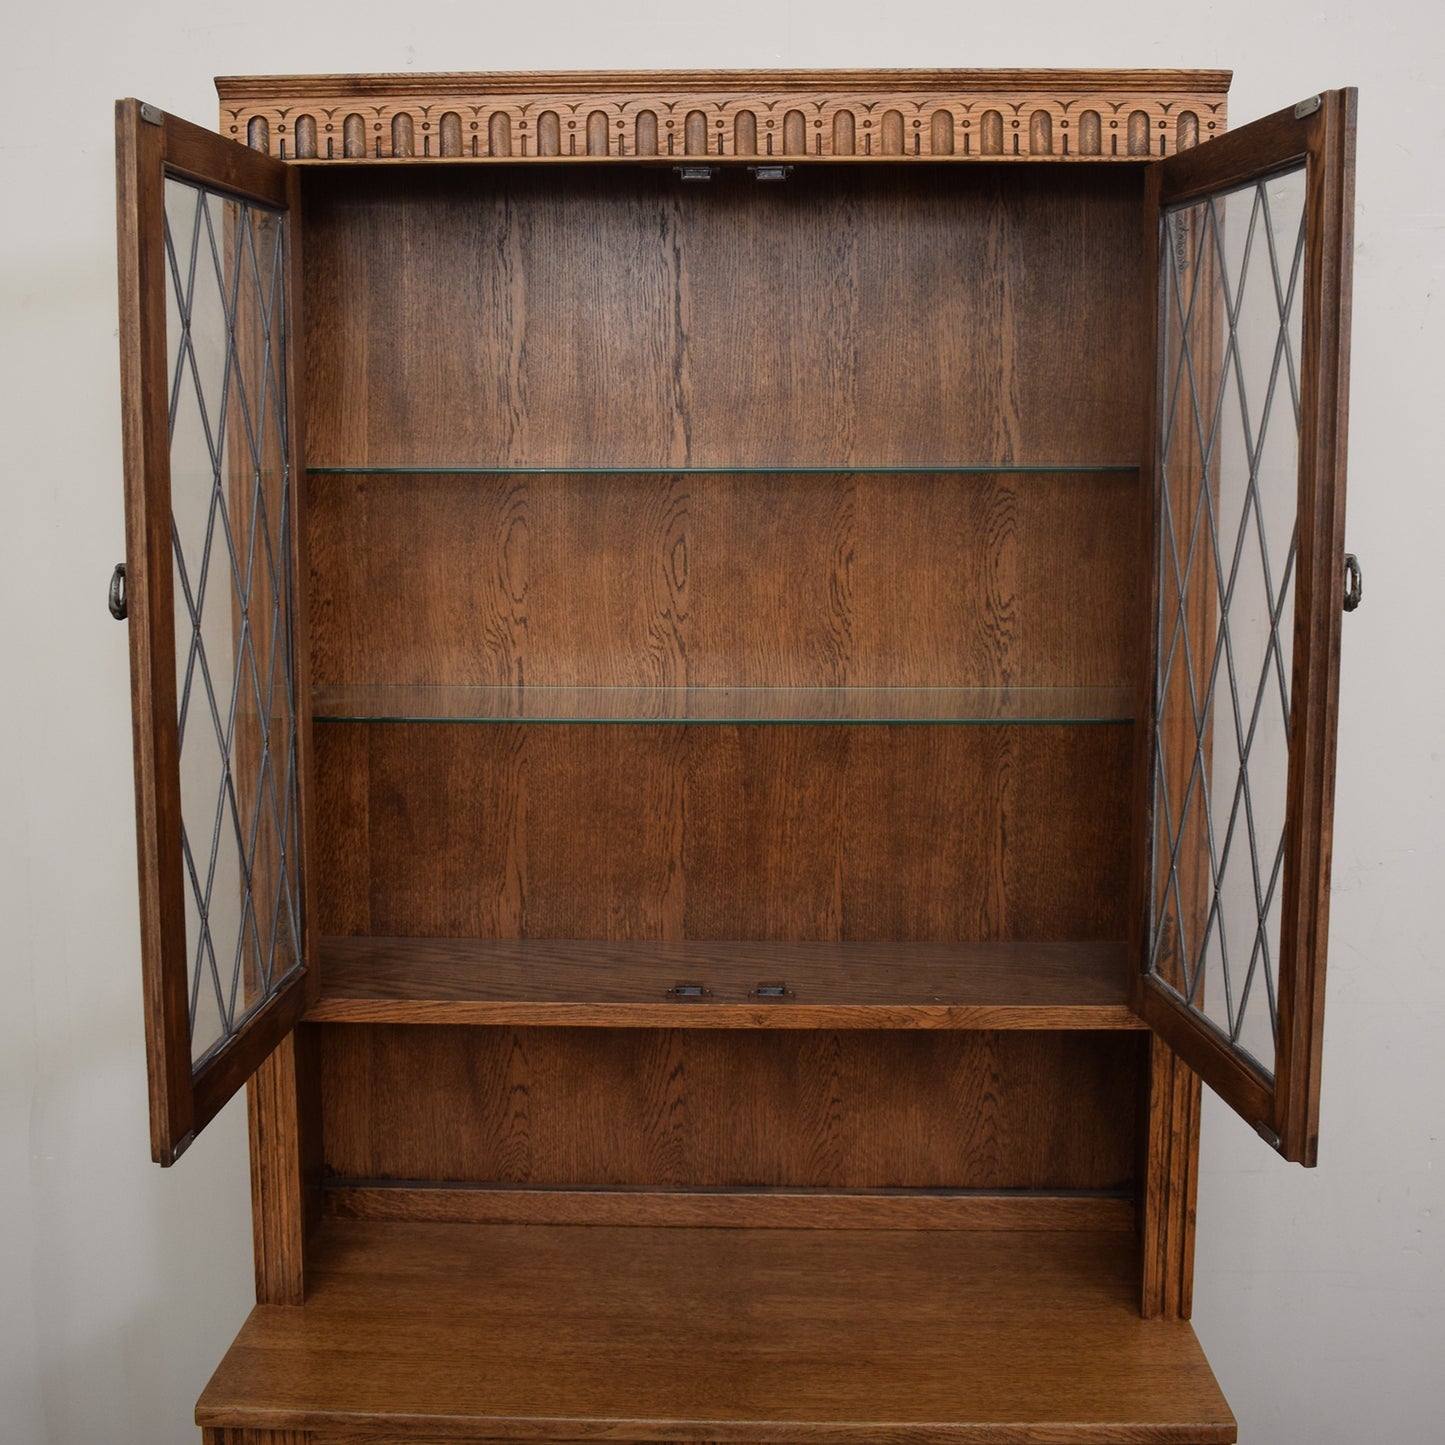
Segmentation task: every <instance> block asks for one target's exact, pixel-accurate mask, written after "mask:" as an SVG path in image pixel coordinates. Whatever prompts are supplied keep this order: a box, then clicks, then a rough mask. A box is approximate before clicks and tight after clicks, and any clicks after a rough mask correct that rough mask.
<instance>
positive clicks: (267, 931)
mask: <svg viewBox="0 0 1445 1445" xmlns="http://www.w3.org/2000/svg"><path fill="white" fill-rule="evenodd" d="M116 141H117V180H118V205H119V239H120V313H121V328H120V337H121V380H122V405H123V427H124V438H125V489H126V561H125V564H124V570H123V571H122V570H121V569H120V568H118V569H117V576H116V578H115V579H114V580H113V584H112V593H111V608H112V611H113V612H115V613H116V614H117V615H121V616H126V615H127V614H128V625H129V629H130V655H131V695H132V713H133V726H134V736H135V771H136V818H137V833H138V842H139V850H138V851H139V858H140V889H141V948H142V966H143V974H144V990H145V1022H146V1045H147V1059H148V1065H149V1072H150V1107H151V1141H152V1149H153V1152H154V1154H155V1157H156V1159H157V1160H159V1161H160V1162H161V1163H162V1164H169V1163H171V1162H172V1161H173V1160H174V1159H176V1158H177V1157H178V1156H179V1155H180V1154H181V1152H182V1151H183V1150H184V1149H185V1147H186V1146H187V1145H188V1144H189V1143H190V1141H191V1140H192V1138H194V1136H195V1134H196V1133H197V1132H198V1131H199V1130H200V1129H201V1128H203V1127H204V1126H205V1124H206V1123H207V1122H209V1120H210V1119H211V1118H212V1117H213V1116H214V1115H215V1113H216V1112H217V1110H218V1109H219V1108H220V1107H221V1105H222V1104H224V1103H225V1102H226V1100H227V1099H229V1098H230V1097H231V1095H233V1094H234V1093H235V1092H236V1090H237V1089H238V1088H239V1087H240V1086H241V1085H242V1084H243V1083H244V1082H245V1081H246V1079H247V1077H248V1076H249V1075H250V1074H251V1073H253V1072H254V1071H255V1069H256V1067H257V1066H258V1065H259V1064H260V1063H261V1062H262V1060H263V1059H264V1058H265V1057H266V1056H267V1054H269V1053H270V1051H271V1050H272V1049H273V1048H274V1047H275V1046H276V1044H277V1043H278V1042H279V1041H280V1039H281V1038H282V1037H283V1036H284V1035H285V1034H286V1032H287V1031H288V1030H289V1029H291V1027H292V1026H293V1025H294V1023H295V1021H296V1019H297V1018H298V1017H299V1016H300V1014H301V1012H302V1010H303V1009H304V1008H305V1006H306V1003H307V995H308V992H309V990H310V989H311V986H312V978H313V975H312V973H311V972H310V971H308V969H307V967H306V955H305V943H304V940H305V908H304V882H303V878H302V860H303V857H304V847H303V841H304V832H305V827H304V825H305V816H304V809H303V807H302V801H303V796H304V788H303V781H304V776H305V767H306V759H307V753H308V747H307V745H308V737H307V733H306V724H305V719H304V715H303V710H302V709H299V708H298V706H297V700H298V698H301V697H304V696H305V693H304V690H303V688H304V678H303V677H302V675H301V674H302V671H303V669H304V657H302V655H301V652H300V649H299V648H298V642H299V639H300V638H301V637H302V636H303V635H304V625H303V621H302V616H301V610H300V602H299V598H300V591H299V588H298V577H299V569H298V557H299V547H300V540H301V539H300V526H301V521H300V515H299V511H298V507H297V497H296V493H295V478H296V477H297V475H298V474H299V473H298V466H297V458H298V447H299V436H298V432H299V422H298V417H297V409H296V371H295V357H294V355H293V350H294V347H293V343H292V338H293V337H294V336H295V335H296V325H295V307H296V300H297V288H296V278H297V277H298V276H299V274H300V272H299V267H298V257H297V241H298V237H297V235H296V224H295V217H296V208H295V205H294V200H295V193H294V189H293V187H294V180H293V178H292V176H291V175H289V174H288V172H287V169H286V167H285V166H284V165H282V164H281V163H279V162H277V161H274V160H271V159H269V158H267V157H265V156H261V155H257V154H255V153H254V152H252V151H248V150H245V149H244V148H242V147H241V146H239V145H236V144H234V143H232V142H231V141H227V140H223V139H221V138H220V137H219V136H217V135H214V134H212V133H211V132H209V131H205V130H201V129H200V128H198V127H196V126H193V125H189V124H187V123H186V122H184V121H180V120H176V119H174V118H173V117H170V116H167V115H164V114H162V113H161V112H160V111H158V110H156V109H155V108H154V107H151V106H147V105H142V104H140V103H139V102H137V101H133V100H125V101H121V102H119V104H118V105H117V107H116Z"/></svg>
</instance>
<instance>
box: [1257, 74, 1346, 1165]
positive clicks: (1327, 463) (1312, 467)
mask: <svg viewBox="0 0 1445 1445" xmlns="http://www.w3.org/2000/svg"><path fill="white" fill-rule="evenodd" d="M1355 114H1356V94H1355V92H1354V91H1353V90H1343V91H1332V92H1330V93H1329V94H1328V95H1326V96H1324V97H1323V105H1322V109H1321V111H1320V113H1319V115H1318V116H1317V117H1316V120H1317V124H1316V125H1315V126H1313V127H1312V129H1311V133H1310V164H1311V166H1312V167H1314V168H1315V171H1316V173H1317V176H1318V184H1317V185H1316V186H1315V188H1314V189H1313V191H1312V193H1311V195H1310V197H1309V201H1308V207H1309V210H1308V219H1307V224H1308V225H1309V226H1310V227H1311V228H1312V230H1313V232H1314V234H1315V235H1317V236H1318V237H1319V238H1320V244H1319V246H1318V247H1317V248H1316V254H1315V255H1314V256H1313V258H1312V262H1313V264H1312V266H1311V274H1310V275H1309V277H1308V286H1309V290H1308V291H1307V293H1306V295H1307V297H1308V296H1310V295H1313V296H1316V297H1318V298H1319V299H1318V304H1317V306H1316V307H1315V308H1314V309H1313V310H1312V311H1311V312H1310V313H1308V314H1311V315H1316V316H1317V317H1318V318H1319V325H1318V326H1317V327H1316V328H1315V329H1314V330H1313V331H1311V332H1308V333H1307V334H1306V336H1305V342H1304V356H1303V358H1302V361H1301V372H1302V375H1301V377H1300V388H1301V392H1300V410H1301V419H1300V438H1301V442H1300V448H1301V450H1300V496H1299V508H1300V513H1299V515H1300V521H1299V526H1300V538H1301V546H1300V567H1299V578H1298V582H1297V583H1296V585H1297V587H1298V589H1299V592H1298V605H1297V608H1296V612H1295V623H1296V625H1295V639H1294V666H1295V682H1294V687H1295V693H1296V696H1298V697H1299V698H1301V699H1303V701H1304V705H1303V706H1302V707H1301V708H1300V711H1299V714H1298V722H1297V726H1298V727H1299V729H1300V731H1301V733H1302V740H1301V744H1300V746H1299V747H1298V748H1296V749H1294V750H1292V757H1291V767H1290V779H1289V805H1290V811H1291V813H1292V814H1293V816H1294V817H1296V818H1297V819H1298V820H1299V833H1298V847H1297V849H1295V850H1292V851H1291V856H1290V857H1289V858H1288V859H1287V860H1286V873H1285V880H1284V886H1285V894H1284V903H1285V911H1284V915H1283V918H1282V920H1281V923H1282V932H1281V940H1282V942H1281V954H1282V955H1283V956H1286V957H1288V956H1290V954H1294V955H1296V956H1303V957H1307V958H1310V959H1312V960H1313V961H1314V966H1313V967H1311V968H1308V969H1296V970H1295V971H1294V973H1293V974H1292V976H1291V979H1290V986H1289V987H1285V986H1284V982H1283V980H1281V989H1280V999H1279V1040H1278V1049H1279V1065H1278V1069H1277V1078H1278V1081H1279V1084H1278V1098H1277V1101H1276V1122H1275V1132H1276V1133H1277V1134H1278V1135H1279V1138H1280V1148H1281V1151H1282V1152H1283V1153H1284V1154H1285V1155H1286V1157H1288V1158H1292V1159H1299V1160H1300V1161H1301V1162H1303V1163H1304V1164H1306V1165H1313V1164H1314V1163H1315V1162H1316V1159H1317V1157H1318V1153H1319V1111H1320V1051H1321V1045H1322V1042H1323V1035H1324V1005H1325V955H1326V942H1327V939H1328V937H1329V912H1330V860H1331V854H1332V845H1333V829H1334V808H1335V752H1336V744H1337V740H1338V733H1339V722H1338V719H1339V710H1338V707H1337V700H1338V697H1339V686H1340V642H1341V633H1342V631H1343V622H1344V614H1343V610H1342V606H1341V601H1342V598H1343V596H1344V591H1345V576H1344V560H1343V559H1344V554H1345V466H1346V458H1347V444H1348V431H1349V400H1350V397H1349V392H1350V365H1349V355H1350V295H1351V271H1352V262H1353V257H1354V231H1355V225H1354V215H1355ZM1305 539H1309V545H1304V544H1305Z"/></svg>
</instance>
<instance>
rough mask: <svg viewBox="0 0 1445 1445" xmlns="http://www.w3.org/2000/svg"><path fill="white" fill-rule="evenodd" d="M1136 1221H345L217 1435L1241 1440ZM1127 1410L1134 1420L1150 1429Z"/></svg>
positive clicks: (271, 1331)
mask: <svg viewBox="0 0 1445 1445" xmlns="http://www.w3.org/2000/svg"><path fill="white" fill-rule="evenodd" d="M1136 1248H1137V1246H1136V1244H1135V1241H1134V1240H1133V1238H1132V1236H1131V1235H1129V1234H1126V1233H1095V1232H1068V1233H1027V1232H1019V1233H1007V1234H998V1233H977V1234H976V1233H971V1232H933V1231H928V1230H901V1231H891V1232H886V1231H868V1230H850V1231H830V1230H767V1229H765V1230H733V1229H697V1230H694V1229H669V1228H659V1229H653V1228H630V1229H628V1228H623V1229H615V1228H605V1227H602V1228H587V1227H579V1226H532V1227H526V1226H495V1227H476V1226H472V1225H455V1224H395V1223H389V1224H371V1223H354V1222H339V1221H332V1222H328V1223H327V1224H325V1225H324V1226H323V1227H322V1228H321V1230H320V1231H319V1232H318V1234H317V1236H316V1239H315V1241H314V1246H313V1249H312V1251H311V1253H310V1255H309V1258H308V1262H307V1278H308V1281H309V1292H308V1296H307V1301H306V1304H305V1305H304V1306H302V1307H299V1308H297V1307H290V1308H287V1307H281V1306H258V1307H257V1308H256V1309H254V1310H253V1311H252V1313H251V1316H250V1318H249V1319H248V1320H247V1322H246V1324H245V1325H244V1326H243V1328H242V1330H241V1332H240V1334H239V1336H238V1337H237V1339H236V1341H235V1343H234V1344H233V1345H232V1346H231V1349H230V1351H229V1352H228V1353H227V1355H226V1357H225V1359H224V1360H223V1361H222V1363H221V1365H220V1367H219V1368H218V1369H217V1371H216V1373H215V1375H214V1376H213V1378H212V1379H211V1382H210V1384H209V1385H208V1386H207V1387H206V1390H205V1392H204V1393H203V1394H202V1396H201V1399H200V1402H199V1404H198V1405H197V1407H196V1420H197V1423H198V1424H201V1425H203V1426H208V1427H211V1428H229V1429H264V1430H297V1431H334V1432H338V1436H339V1438H341V1439H348V1440H349V1439H351V1438H352V1435H353V1433H354V1434H358V1435H359V1434H361V1433H363V1432H364V1433H365V1434H366V1436H367V1438H372V1437H373V1436H378V1435H384V1436H386V1438H391V1434H392V1433H394V1434H396V1435H398V1436H399V1435H401V1434H402V1433H403V1432H405V1433H406V1434H407V1438H413V1435H416V1436H423V1437H426V1438H428V1439H432V1440H442V1439H448V1440H455V1439H472V1440H477V1439H482V1438H485V1439H490V1440H501V1439H533V1440H535V1439H539V1438H545V1439H553V1438H556V1439H580V1438H586V1439H591V1440H600V1439H608V1440H619V1441H626V1440H692V1441H701V1440H707V1441H724V1442H731V1441H770V1440H780V1439H786V1440H790V1441H808V1442H823V1441H857V1442H861V1441H869V1442H877V1441H879V1440H882V1439H889V1440H900V1441H901V1440H908V1441H910V1442H917V1445H922V1442H929V1441H968V1442H979V1445H981V1442H985V1441H987V1442H993V1445H1007V1442H1020V1445H1022V1442H1025V1441H1033V1442H1038V1441H1043V1440H1048V1441H1053V1442H1064V1441H1074V1440H1077V1441H1097V1442H1103V1441H1109V1442H1111V1445H1120V1442H1152V1445H1160V1442H1170V1441H1178V1442H1184V1441H1193V1442H1205V1441H1212V1442H1229V1441H1233V1440H1234V1439H1235V1438H1236V1434H1235V1425H1234V1421H1233V1418H1232V1417H1231V1415H1230V1412H1229V1408H1228V1406H1227V1405H1226V1404H1225V1402H1224V1398H1223V1396H1222V1395H1221V1394H1220V1391H1219V1387H1218V1386H1217V1385H1216V1383H1215V1381H1214V1377H1213V1375H1212V1374H1211V1373H1210V1369H1209V1366H1208V1364H1207V1363H1206V1361H1205V1359H1204V1355H1203V1352H1202V1351H1201V1350H1200V1348H1199V1344H1198V1342H1197V1341H1196V1339H1195V1337H1194V1332H1193V1330H1192V1329H1191V1328H1190V1326H1189V1324H1188V1323H1187V1322H1185V1321H1163V1320H1144V1319H1141V1318H1140V1317H1139V1314H1138V1307H1137V1289H1138V1263H1137V1259H1136V1257H1135V1250H1136ZM1126 1422H1127V1423H1126Z"/></svg>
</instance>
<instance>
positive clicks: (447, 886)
mask: <svg viewBox="0 0 1445 1445" xmlns="http://www.w3.org/2000/svg"><path fill="white" fill-rule="evenodd" d="M303 196H304V216H305V252H304V267H305V269H304V286H303V298H304V312H303V317H304V338H303V340H304V344H303V347H302V355H303V357H304V362H305V417H306V424H305V437H306V443H305V445H306V460H307V467H308V471H307V477H306V489H305V501H306V527H307V557H308V560H309V618H310V638H309V643H310V665H311V676H312V679H313V686H314V692H313V700H312V711H313V718H314V722H315V727H314V739H315V742H314V746H315V808H314V825H313V851H314V858H313V860H312V876H313V879H314V887H315V897H316V908H317V914H316V920H315V927H314V931H315V933H317V934H319V935H321V936H322V938H323V942H322V944H321V947H320V949H319V956H320V966H321V972H322V978H321V999H320V1002H319V1004H317V1005H315V1006H314V1007H313V1011H312V1015H311V1017H312V1019H313V1021H314V1023H315V1027H316V1028H317V1029H318V1030H319V1032H320V1034H321V1041H320V1044H319V1046H318V1048H317V1058H318V1060H319V1063H318V1066H317V1077H318V1079H319V1089H320V1094H321V1097H322V1100H323V1109H322V1119H323V1125H322V1135H323V1140H324V1143H323V1145H322V1150H321V1152H322V1154H323V1156H324V1167H325V1170H326V1173H327V1175H328V1176H329V1177H330V1179H331V1181H332V1183H333V1185H334V1186H336V1188H335V1189H333V1190H332V1191H328V1197H330V1198H332V1199H333V1200H335V1199H336V1198H337V1194H338V1192H339V1190H340V1188H341V1186H343V1185H344V1184H347V1183H350V1184H353V1185H355V1184H360V1183H361V1182H363V1181H376V1180H387V1181H392V1182H394V1183H397V1184H400V1183H403V1182H414V1181H425V1182H439V1181H444V1182H453V1183H465V1184H472V1185H482V1184H485V1185H489V1186H496V1187H498V1188H502V1187H517V1186H522V1187H542V1186H547V1187H565V1186H572V1187H577V1188H582V1189H595V1188H598V1187H601V1186H618V1187H627V1188H636V1189H639V1190H642V1189H648V1188H659V1187H662V1188H687V1189H721V1188H727V1189H758V1188H777V1189H782V1188H787V1189H799V1188H802V1189H813V1190H820V1191H828V1190H844V1191H849V1190H851V1191H857V1190H935V1191H937V1190H957V1191H968V1190H988V1191H1050V1192H1060V1191H1093V1192H1097V1193H1099V1194H1101V1195H1111V1196H1114V1197H1118V1198H1121V1199H1127V1198H1128V1197H1129V1196H1130V1194H1131V1191H1132V1190H1133V1188H1134V1186H1135V1182H1136V1175H1137V1169H1136V1156H1137V1154H1138V1151H1139V1147H1140V1146H1139V1130H1140V1117H1139V1107H1138V1100H1139V1097H1140V1092H1141V1089H1142V1087H1143V1085H1144V1080H1145V1077H1146V1059H1147V1050H1146V1049H1145V1048H1144V1046H1143V1044H1142V1043H1141V1041H1140V1038H1139V1036H1138V1034H1137V1032H1136V1030H1137V1027H1138V1020H1137V1018H1135V1016H1134V1015H1133V1014H1131V1013H1130V1012H1129V1010H1128V1008H1127V1006H1126V1000H1127V989H1128V977H1129V961H1128V958H1127V950H1126V949H1125V947H1124V944H1123V940H1124V939H1125V937H1126V934H1127V931H1128V930H1127V923H1128V918H1127V907H1128V888H1129V860H1130V829H1131V818H1132V814H1131V807H1132V793H1131V767H1132V757H1133V753H1132V731H1133V730H1132V725H1131V724H1132V719H1133V716H1134V688H1135V685H1136V683H1137V680H1138V667H1139V663H1138V654H1139V637H1138V627H1139V622H1138V616H1139V607H1140V585H1139V578H1138V566H1137V558H1138V548H1139V539H1140V528H1141V516H1140V505H1141V504H1140V491H1139V489H1140V479H1139V467H1140V461H1141V446H1142V442H1141V437H1142V432H1143V424H1144V416H1143V399H1144V398H1145V396H1146V393H1147V377H1148V365H1149V362H1148V352H1149V347H1148V344H1147V343H1148V337H1147V326H1148V321H1147V317H1146V306H1145V301H1146V299H1147V298H1146V288H1145V287H1144V286H1143V285H1142V284H1141V277H1142V273H1143V265H1144V261H1143V255H1142V249H1143V236H1142V227H1141V225H1140V212H1141V205H1142V182H1141V175H1140V172H1139V171H1138V170H1137V169H1136V168H1135V167H1133V166H1127V165H1125V166H1119V165H1111V166H1096V167H1090V166H1073V167H1068V168H1056V167H1049V168H1047V169H1042V168H1030V167H1027V166H1017V165H1012V166H1010V165H994V166H991V165H987V164H978V165H973V166H967V167H947V166H943V165H939V166H930V165H926V164H924V165H912V166H909V167H898V168H877V167H873V168H870V167H867V166H861V165H859V166H850V165H843V164H839V165H833V166H827V167H815V168H813V169H804V170H799V171H797V172H795V173H794V174H792V175H791V176H790V177H789V178H788V179H787V180H786V181H785V182H783V183H781V184H778V183H766V182H761V181H758V180H755V179H754V177H753V176H752V175H751V174H750V173H749V172H748V171H747V170H746V169H744V168H742V167H733V168H727V167H724V168H720V169H719V171H718V172H717V173H716V174H715V175H714V178H713V179H712V181H710V182H708V183H706V184H695V183H688V182H685V181H682V180H680V179H679V177H678V176H677V175H676V174H674V173H673V171H672V169H671V168H670V167H661V166H656V165H654V166H647V165H637V166H631V167H628V166H609V167H608V168H607V169H606V170H605V172H599V170H598V169H596V168H588V167H587V166H585V165H578V166H567V165H558V166H549V167H547V168H546V170H545V173H542V172H539V171H537V170H536V169H535V168H533V169H527V168H523V167H518V168H515V169H513V168H507V167H488V168H486V169H485V170H484V171H480V172H479V171H477V170H467V169H464V168H457V169H451V168H447V167H434V168H422V167H411V168H405V169H403V168H387V167H385V166H374V167H373V166H366V165H360V166H353V167H348V168H346V169H345V170H344V171H343V170H339V169H332V170H327V169H326V168H324V167H316V168H311V169H307V170H306V171H305V173H304V189H303ZM767 945H775V946H776V947H774V948H773V949H771V950H770V949H769V948H768V947H767ZM691 989H696V990H698V994H697V996H695V997H694V996H691V995H690V994H689V992H688V990H691ZM619 1023H620V1024H624V1025H625V1027H618V1026H616V1025H618V1024H619ZM555 1024H568V1025H577V1024H582V1025H588V1026H589V1027H581V1028H557V1027H551V1026H550V1025H555ZM519 1025H535V1027H528V1028H525V1029H523V1030H521V1031H520V1032H519V1030H518V1026H519ZM733 1025H747V1026H746V1027H734V1026H733ZM519 1096H521V1097H525V1100H526V1108H525V1111H524V1113H523V1114H522V1115H519V1114H518V1112H517V1105H516V1100H517V1098H518V1097H519ZM357 1197H360V1196H357ZM350 1207H354V1200H353V1205H345V1204H342V1203H334V1204H333V1208H334V1209H336V1210H343V1209H346V1208H350ZM1121 1217H1126V1216H1121Z"/></svg>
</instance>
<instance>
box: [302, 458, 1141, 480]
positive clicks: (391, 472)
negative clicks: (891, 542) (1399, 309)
mask: <svg viewBox="0 0 1445 1445" xmlns="http://www.w3.org/2000/svg"><path fill="white" fill-rule="evenodd" d="M1138 470H1139V465H1138V463H1137V462H1029V463H1024V462H1004V463H989V464H980V463H960V462H904V463H901V464H898V465H894V466H881V465H878V464H875V463H865V464H862V465H849V464H847V463H836V464H831V465H821V464H819V465H814V464H807V465H802V466H794V465H790V464H787V463H782V464H779V463H776V462H770V463H766V464H763V463H758V464H750V465H747V466H692V465H688V466H661V467H660V466H581V465H562V466H548V467H542V466H466V465H460V464H458V463H454V462H437V463H435V464H432V465H428V466H403V465H400V464H387V465H370V464H368V465H366V466H329V465H328V466H311V467H307V468H306V474H307V475H308V476H312V477H437V476H443V477H456V476H475V477H512V476H523V477H636V476H652V477H681V476H736V475H743V474H750V473H759V474H764V475H772V476H790V475H814V476H843V475H862V476H901V475H911V474H923V475H929V476H993V475H1008V476H1018V475H1028V474H1034V475H1059V474H1062V475H1070V476H1072V475H1076V474H1078V473H1105V474H1109V475H1118V474H1120V473H1133V472H1137V471H1138Z"/></svg>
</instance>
